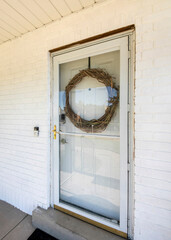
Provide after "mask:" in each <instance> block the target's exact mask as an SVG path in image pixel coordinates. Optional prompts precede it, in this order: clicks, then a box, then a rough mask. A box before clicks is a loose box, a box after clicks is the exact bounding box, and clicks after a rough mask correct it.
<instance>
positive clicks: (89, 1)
mask: <svg viewBox="0 0 171 240" xmlns="http://www.w3.org/2000/svg"><path fill="white" fill-rule="evenodd" d="M80 2H81V5H82V6H83V7H84V8H86V7H89V6H91V5H93V4H94V0H80Z"/></svg>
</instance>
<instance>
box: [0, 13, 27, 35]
mask: <svg viewBox="0 0 171 240" xmlns="http://www.w3.org/2000/svg"><path fill="white" fill-rule="evenodd" d="M0 19H1V20H3V21H4V22H6V23H8V24H9V25H10V26H12V27H13V28H14V29H16V30H17V31H18V32H20V33H26V32H27V29H25V28H24V27H22V26H21V25H20V23H18V22H16V21H15V20H14V19H13V18H11V17H10V16H8V15H7V14H6V13H4V12H2V11H1V10H0Z"/></svg>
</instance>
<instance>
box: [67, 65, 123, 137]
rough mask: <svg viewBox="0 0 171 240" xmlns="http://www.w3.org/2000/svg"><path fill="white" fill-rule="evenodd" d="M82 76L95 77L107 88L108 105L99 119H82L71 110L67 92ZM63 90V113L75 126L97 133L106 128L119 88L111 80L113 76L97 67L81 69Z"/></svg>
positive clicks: (115, 103)
mask: <svg viewBox="0 0 171 240" xmlns="http://www.w3.org/2000/svg"><path fill="white" fill-rule="evenodd" d="M84 77H92V78H95V79H97V81H98V82H100V83H103V84H104V85H105V86H106V88H107V91H108V106H107V108H106V110H105V113H104V115H103V116H101V117H100V118H99V119H92V120H86V119H83V118H81V117H80V116H79V115H77V114H76V113H75V112H73V110H72V108H71V106H70V104H69V92H70V91H71V89H73V88H74V87H75V86H76V85H77V84H79V83H80V82H81V80H82V79H83V78H84ZM65 92H66V107H65V113H66V116H67V117H68V118H69V119H70V121H71V122H72V123H73V124H74V126H75V127H77V128H79V129H81V130H82V131H84V132H87V133H90V132H91V133H92V132H94V133H98V132H102V131H104V130H105V129H106V127H107V126H108V124H109V122H110V121H111V118H112V116H113V114H114V112H115V110H116V107H117V104H118V102H119V89H118V88H117V87H116V86H115V84H114V82H113V77H112V76H110V75H109V73H107V72H106V71H104V70H102V69H97V68H93V69H84V70H81V71H80V72H79V73H78V74H76V75H75V76H74V77H73V78H72V79H71V80H70V82H69V83H68V85H67V86H66V88H65ZM113 92H114V93H113Z"/></svg>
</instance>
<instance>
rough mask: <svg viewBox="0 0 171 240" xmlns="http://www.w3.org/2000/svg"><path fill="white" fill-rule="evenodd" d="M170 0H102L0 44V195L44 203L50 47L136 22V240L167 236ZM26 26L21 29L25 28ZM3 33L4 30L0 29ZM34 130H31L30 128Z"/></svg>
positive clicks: (26, 205)
mask: <svg viewBox="0 0 171 240" xmlns="http://www.w3.org/2000/svg"><path fill="white" fill-rule="evenodd" d="M170 16H171V1H170V0H164V1H162V0H148V1H147V0H123V1H118V0H108V1H105V2H103V3H99V4H97V5H96V6H93V7H91V8H88V9H85V10H84V11H81V12H79V13H75V14H72V15H70V16H67V17H65V18H63V19H62V20H61V21H57V22H53V23H52V24H49V25H47V26H46V27H42V28H40V29H38V30H35V31H33V32H30V33H28V34H25V35H24V36H22V37H21V38H18V39H16V40H13V41H10V42H7V43H5V44H2V45H1V46H0V182H1V184H0V198H1V199H2V200H5V201H7V202H9V203H11V204H13V205H15V206H16V207H18V208H20V209H22V210H23V211H25V212H28V213H31V211H32V209H34V208H35V207H36V206H37V205H39V206H42V207H45V208H46V207H48V206H49V203H50V197H49V196H50V194H49V193H50V187H49V184H50V183H49V181H50V177H49V176H50V147H49V146H50V145H49V144H50V138H49V135H50V57H49V54H48V50H49V49H52V48H56V47H58V46H61V45H65V44H68V43H71V42H74V41H78V40H81V39H84V38H87V37H90V36H93V35H96V34H100V33H103V32H106V31H110V30H113V29H117V28H120V27H124V26H126V25H129V24H135V26H136V75H135V78H136V81H135V87H136V88H135V211H134V216H135V223H134V225H133V226H134V238H135V239H136V240H153V239H155V240H168V238H169V236H170V235H171V229H170V222H171V215H170V210H171V204H170V198H171V192H170V182H169V181H170V177H171V174H170V171H171V168H170V166H171V165H170V159H171V150H170V149H171V148H170V146H171V137H170V136H171V135H170V134H171V132H170V129H171V109H170V103H171V96H170V91H171V83H170V77H171V71H170V60H171V57H170V55H171V34H170V27H171V26H170V25H171V24H170V23H171V21H170ZM23 31H24V30H23ZM3 38H4V39H5V36H3ZM36 125H38V126H39V127H40V137H39V138H34V137H33V127H34V126H36Z"/></svg>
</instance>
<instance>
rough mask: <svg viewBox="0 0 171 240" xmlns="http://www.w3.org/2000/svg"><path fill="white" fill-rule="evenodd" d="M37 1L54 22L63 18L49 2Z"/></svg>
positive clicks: (45, 0) (46, 0)
mask: <svg viewBox="0 0 171 240" xmlns="http://www.w3.org/2000/svg"><path fill="white" fill-rule="evenodd" d="M35 1H36V3H37V4H38V5H39V6H40V7H41V8H42V9H43V10H44V12H46V14H47V15H48V16H49V17H50V18H51V19H52V20H57V19H60V18H61V15H60V14H59V12H58V11H57V10H56V8H55V7H54V6H53V5H52V3H51V2H50V1H49V0H35Z"/></svg>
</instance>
